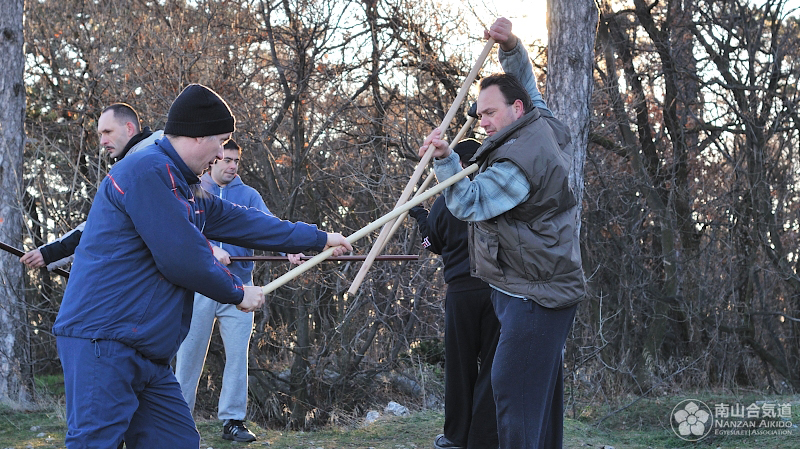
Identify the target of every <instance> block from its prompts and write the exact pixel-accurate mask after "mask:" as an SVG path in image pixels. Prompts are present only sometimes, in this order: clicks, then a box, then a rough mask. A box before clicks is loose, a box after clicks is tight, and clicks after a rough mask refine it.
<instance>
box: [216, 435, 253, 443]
mask: <svg viewBox="0 0 800 449" xmlns="http://www.w3.org/2000/svg"><path fill="white" fill-rule="evenodd" d="M222 439H223V440H228V441H235V442H237V443H252V442H253V441H255V439H252V440H246V439H241V438H236V437H235V436H233V435H222Z"/></svg>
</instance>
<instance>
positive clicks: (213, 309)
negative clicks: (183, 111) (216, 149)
mask: <svg viewBox="0 0 800 449" xmlns="http://www.w3.org/2000/svg"><path fill="white" fill-rule="evenodd" d="M223 152H224V157H223V158H222V159H218V160H216V161H215V162H214V163H213V164H211V167H209V170H208V171H207V172H206V173H205V174H203V176H201V177H200V185H201V186H202V187H203V189H204V190H206V191H208V192H210V193H213V194H214V195H216V196H218V197H220V198H222V199H225V200H228V201H230V202H232V203H236V204H239V205H241V206H247V207H254V208H256V209H258V210H260V211H262V212H264V213H267V214H269V213H270V211H269V209H267V206H266V204H264V200H263V199H261V195H259V194H258V192H257V191H256V190H255V189H254V188H252V187H250V186H247V185H245V183H244V182H242V178H241V177H239V175H238V174H237V172H238V170H239V161H240V160H241V156H242V149H241V147H240V146H239V145H238V144H237V143H236V142H234V141H233V139H231V140H229V141H228V142H226V143H225V145H224V147H223ZM211 244H212V245H213V246H214V248H213V249H214V253H215V255H217V260H219V261H220V262H222V263H223V264H224V265H226V266H227V267H228V269H229V270H230V271H231V273H233V274H235V275H237V276H239V278H240V279H241V280H242V282H243V283H244V284H245V285H253V282H252V279H253V262H251V261H246V262H245V261H236V262H231V260H230V256H252V255H253V250H252V249H249V248H242V247H241V246H235V245H229V244H227V243H222V242H211ZM215 321H218V322H219V333H220V336H221V337H222V344H223V345H224V347H225V370H224V371H223V374H222V391H220V394H219V404H218V409H217V417H218V418H219V419H220V420H222V421H223V424H222V438H224V439H226V440H232V441H239V442H250V441H255V440H256V436H255V435H254V434H253V433H252V432H250V431H249V430H248V429H247V427H246V426H245V425H244V422H243V421H244V419H245V417H246V415H247V366H248V364H247V358H248V350H249V347H250V336H251V335H252V333H253V314H252V313H242V312H240V311H239V310H237V309H236V306H235V305H233V304H221V303H218V302H216V301H214V300H212V299H211V298H209V297H207V296H204V295H202V294H200V293H195V294H194V310H193V312H192V324H191V326H190V327H189V334H188V335H186V339H185V340H183V343H181V347H180V349H178V359H177V362H176V364H175V377H177V378H178V383H180V384H181V390H182V391H183V397H184V398H186V402H188V403H189V410H192V411H194V404H195V398H196V395H197V384H198V382H199V380H200V374H201V373H202V371H203V365H204V364H205V361H206V354H207V353H208V345H209V343H210V341H211V332H212V331H213V329H214V322H215Z"/></svg>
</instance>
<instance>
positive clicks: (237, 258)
mask: <svg viewBox="0 0 800 449" xmlns="http://www.w3.org/2000/svg"><path fill="white" fill-rule="evenodd" d="M311 258H312V256H302V257H300V259H301V260H309V259H311ZM366 258H367V255H366V254H365V255H354V256H339V257H328V258H327V259H325V260H326V261H331V262H349V261H360V260H365V259H366ZM249 260H253V261H259V262H288V261H289V260H288V259H287V258H286V256H231V262H235V261H242V262H244V261H249ZM375 260H419V254H397V255H391V254H384V255H382V256H378V257H377V258H375Z"/></svg>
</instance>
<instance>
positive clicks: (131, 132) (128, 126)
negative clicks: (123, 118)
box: [125, 122, 137, 137]
mask: <svg viewBox="0 0 800 449" xmlns="http://www.w3.org/2000/svg"><path fill="white" fill-rule="evenodd" d="M125 132H127V133H128V137H133V136H135V135H136V134H137V133H136V127H135V126H134V125H133V122H125Z"/></svg>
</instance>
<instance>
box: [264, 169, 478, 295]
mask: <svg viewBox="0 0 800 449" xmlns="http://www.w3.org/2000/svg"><path fill="white" fill-rule="evenodd" d="M476 171H478V164H472V165H470V166H469V167H467V168H465V169H464V170H461V171H460V172H458V173H456V174H455V175H453V176H451V177H449V178H447V179H446V180H444V182H440V183H439V184H437V185H436V186H435V187H432V188H431V189H429V190H427V191H426V192H424V193H422V194H421V195H418V196H415V197H414V198H413V199H411V200H410V201H408V202H407V203H405V204H403V205H401V206H398V207H397V208H396V209H394V210H392V211H391V212H389V213H388V214H386V215H384V216H383V217H381V218H379V219H377V220H375V221H373V222H372V223H370V224H368V225H366V226H364V227H363V228H361V229H359V230H358V231H356V232H355V233H353V234H350V235H349V236H347V241H348V242H350V243H354V242H355V241H357V240H359V239H361V238H363V237H364V236H366V235H368V234H369V233H370V232H372V231H374V230H376V229H378V228H379V227H380V226H383V225H384V224H386V223H388V222H390V221H392V220H394V219H395V218H397V217H399V216H400V215H402V214H403V213H405V212H408V211H409V210H410V209H411V208H412V207H414V206H416V205H417V204H422V202H424V201H425V200H427V199H428V198H430V197H432V196H434V195H436V194H437V193H439V192H441V191H442V190H444V189H445V188H447V187H450V186H451V185H453V184H455V183H456V182H458V181H459V180H461V179H462V178H464V177H466V176H468V175H470V174H472V173H474V172H476ZM333 250H334V248H328V249H326V250H325V251H323V252H321V253H319V254H317V255H316V256H314V257H312V258H311V259H310V260H308V261H307V262H305V263H303V264H302V265H298V266H296V267H295V268H293V269H292V270H290V271H289V272H287V273H286V274H284V275H283V276H281V277H279V278H277V279H275V280H274V281H272V282H270V283H269V284H267V285H265V286H264V287H262V288H261V289H262V291H263V292H264V294H265V295H266V294H268V293H271V292H273V291H274V290H276V289H277V288H278V287H280V286H282V285H284V284H286V283H287V282H289V281H291V280H292V279H294V278H296V277H297V276H299V275H301V274H303V273H305V272H306V271H308V270H310V269H311V268H313V267H314V266H316V265H317V264H319V263H320V262H322V261H323V260H325V259H327V258H328V257H330V256H331V254H333Z"/></svg>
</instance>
